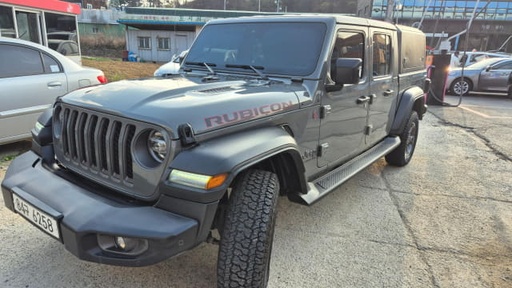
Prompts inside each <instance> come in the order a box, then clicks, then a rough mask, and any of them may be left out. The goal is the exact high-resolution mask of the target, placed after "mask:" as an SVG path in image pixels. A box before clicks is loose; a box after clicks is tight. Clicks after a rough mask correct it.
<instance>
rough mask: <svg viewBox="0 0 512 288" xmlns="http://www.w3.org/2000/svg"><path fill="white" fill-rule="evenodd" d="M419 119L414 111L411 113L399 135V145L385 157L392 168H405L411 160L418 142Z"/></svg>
mask: <svg viewBox="0 0 512 288" xmlns="http://www.w3.org/2000/svg"><path fill="white" fill-rule="evenodd" d="M419 123H420V121H419V118H418V113H417V112H416V111H412V112H411V115H410V116H409V120H408V121H407V124H406V125H405V127H404V130H403V131H402V133H401V134H400V141H401V143H400V145H399V146H398V147H396V148H395V150H393V151H391V153H389V154H388V155H386V161H387V162H388V163H389V164H390V165H393V166H399V167H402V166H405V165H407V164H408V163H409V162H410V161H411V158H412V154H413V153H414V150H415V148H416V141H417V140H418V128H419Z"/></svg>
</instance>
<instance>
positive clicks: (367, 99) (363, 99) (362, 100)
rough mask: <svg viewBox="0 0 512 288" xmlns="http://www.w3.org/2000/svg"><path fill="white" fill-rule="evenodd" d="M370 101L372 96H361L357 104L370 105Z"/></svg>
mask: <svg viewBox="0 0 512 288" xmlns="http://www.w3.org/2000/svg"><path fill="white" fill-rule="evenodd" d="M370 99H371V97H370V96H361V97H359V98H357V101H356V103H357V104H364V103H368V102H370Z"/></svg>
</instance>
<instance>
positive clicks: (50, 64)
mask: <svg viewBox="0 0 512 288" xmlns="http://www.w3.org/2000/svg"><path fill="white" fill-rule="evenodd" d="M43 63H44V72H45V73H60V72H62V68H61V67H60V65H59V62H57V61H56V60H55V59H53V58H52V57H50V56H49V55H47V54H44V53H43Z"/></svg>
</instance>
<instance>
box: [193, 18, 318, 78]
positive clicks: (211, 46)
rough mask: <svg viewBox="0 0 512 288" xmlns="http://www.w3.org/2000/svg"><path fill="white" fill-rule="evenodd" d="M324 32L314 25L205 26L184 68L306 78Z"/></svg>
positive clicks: (310, 70)
mask: <svg viewBox="0 0 512 288" xmlns="http://www.w3.org/2000/svg"><path fill="white" fill-rule="evenodd" d="M326 29H327V27H326V26H325V24H323V23H314V22H308V23H281V22H279V23H240V24H233V23H230V24H218V25H207V26H205V27H204V29H203V31H202V32H201V33H200V34H199V36H198V38H197V40H196V41H195V42H194V45H193V46H192V48H191V49H190V51H189V53H188V56H187V58H186V59H185V63H184V64H185V65H192V66H193V67H194V68H196V69H197V67H201V68H204V66H203V65H197V63H207V64H208V66H210V67H212V68H213V69H214V70H215V71H219V70H240V69H242V68H243V67H245V66H247V65H250V66H254V67H256V66H258V67H259V70H261V72H262V73H264V74H267V75H268V74H280V75H297V76H306V75H309V74H311V73H312V72H313V71H314V70H315V68H316V65H317V62H318V58H319V57H320V53H321V50H322V45H323V39H324V37H325V33H326ZM194 64H195V65H194ZM240 65H242V66H240ZM243 65H245V66H243ZM244 71H247V69H245V70H244Z"/></svg>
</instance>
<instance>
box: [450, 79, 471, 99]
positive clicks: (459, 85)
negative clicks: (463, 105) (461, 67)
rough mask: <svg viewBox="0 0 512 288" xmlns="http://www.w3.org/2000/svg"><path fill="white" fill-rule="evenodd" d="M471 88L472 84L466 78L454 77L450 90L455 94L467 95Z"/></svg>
mask: <svg viewBox="0 0 512 288" xmlns="http://www.w3.org/2000/svg"><path fill="white" fill-rule="evenodd" d="M472 89H473V84H472V83H471V81H469V80H468V79H465V78H464V79H460V78H459V79H455V80H453V82H452V84H451V86H450V91H451V92H452V93H453V94H455V95H461V94H462V95H468V94H469V91H471V90H472Z"/></svg>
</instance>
